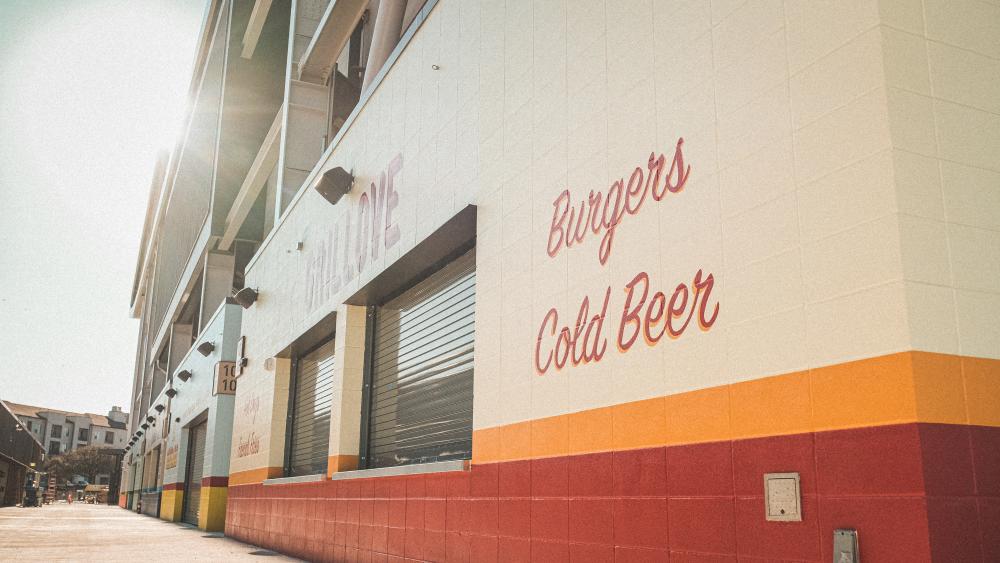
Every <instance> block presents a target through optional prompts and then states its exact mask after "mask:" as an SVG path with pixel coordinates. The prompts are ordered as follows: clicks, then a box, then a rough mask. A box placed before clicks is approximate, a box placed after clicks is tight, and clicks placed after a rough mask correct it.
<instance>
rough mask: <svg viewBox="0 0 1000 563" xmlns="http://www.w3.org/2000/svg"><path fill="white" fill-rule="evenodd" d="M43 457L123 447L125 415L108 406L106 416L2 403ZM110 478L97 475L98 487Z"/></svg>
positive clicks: (126, 431) (126, 420) (125, 430)
mask: <svg viewBox="0 0 1000 563" xmlns="http://www.w3.org/2000/svg"><path fill="white" fill-rule="evenodd" d="M4 404H6V405H7V408H8V409H9V410H10V411H11V412H12V413H14V415H16V416H17V418H18V419H19V420H20V421H21V424H22V425H23V426H24V428H25V430H27V431H28V432H29V433H30V434H31V435H32V436H34V437H35V439H36V440H38V441H39V442H41V443H42V445H43V447H44V448H45V453H46V454H47V455H50V456H53V455H62V454H66V453H69V452H72V451H74V450H76V449H79V448H82V447H84V446H100V447H107V448H124V447H125V444H126V442H127V441H128V430H127V428H126V424H127V422H128V413H127V412H124V411H122V409H121V407H117V406H116V407H111V410H110V411H109V412H108V414H107V415H103V414H94V413H77V412H68V411H63V410H59V409H50V408H47V407H36V406H32V405H22V404H19V403H12V402H10V401H4ZM109 480H110V475H107V474H105V475H98V476H97V483H95V484H98V485H107V484H108V482H109Z"/></svg>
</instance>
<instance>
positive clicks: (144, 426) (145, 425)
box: [139, 422, 149, 430]
mask: <svg viewBox="0 0 1000 563" xmlns="http://www.w3.org/2000/svg"><path fill="white" fill-rule="evenodd" d="M139 428H142V429H143V430H145V429H147V428H149V423H148V422H143V423H142V424H140V425H139Z"/></svg>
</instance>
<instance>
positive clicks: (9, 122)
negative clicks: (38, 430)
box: [0, 0, 206, 414]
mask: <svg viewBox="0 0 1000 563" xmlns="http://www.w3.org/2000/svg"><path fill="white" fill-rule="evenodd" d="M205 5H206V0H73V1H68V0H67V1H53V0H24V1H21V0H0V399H4V400H9V401H13V402H18V403H27V404H33V405H38V406H44V407H49V408H55V409H62V410H70V411H82V412H95V413H102V414H103V413H106V412H107V411H108V410H109V409H110V408H111V406H112V405H120V406H122V407H123V408H124V409H125V410H128V405H129V398H130V396H131V387H132V374H133V366H134V363H135V350H136V339H137V334H138V322H139V321H138V320H136V319H132V318H131V317H130V315H129V300H130V297H131V291H132V280H133V277H134V274H135V266H136V260H137V257H138V250H139V240H140V237H141V235H142V226H143V221H144V218H145V210H146V201H147V199H148V196H149V187H150V181H151V179H152V172H153V166H154V161H155V158H156V153H157V151H158V150H161V148H166V147H169V146H171V145H172V144H173V139H174V138H176V136H177V135H178V133H179V131H180V129H181V121H182V119H183V112H184V108H185V105H186V103H187V99H186V98H187V89H188V85H189V83H190V75H191V67H192V64H193V61H194V54H195V47H196V43H197V39H198V33H199V31H200V27H201V22H202V19H203V17H204V11H205Z"/></svg>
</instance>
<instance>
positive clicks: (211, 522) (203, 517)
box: [198, 486, 229, 532]
mask: <svg viewBox="0 0 1000 563" xmlns="http://www.w3.org/2000/svg"><path fill="white" fill-rule="evenodd" d="M228 499H229V488H228V487H205V486H202V488H201V499H200V502H199V504H198V527H199V528H201V529H202V530H205V531H208V532H219V531H222V530H224V529H226V502H227V501H228Z"/></svg>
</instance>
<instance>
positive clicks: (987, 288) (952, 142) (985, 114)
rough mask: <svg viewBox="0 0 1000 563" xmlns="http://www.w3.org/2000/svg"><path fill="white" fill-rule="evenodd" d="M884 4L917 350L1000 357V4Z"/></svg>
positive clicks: (890, 104)
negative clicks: (903, 6)
mask: <svg viewBox="0 0 1000 563" xmlns="http://www.w3.org/2000/svg"><path fill="white" fill-rule="evenodd" d="M895 4H896V2H884V3H883V12H884V13H886V14H887V15H886V16H885V17H884V18H883V28H882V34H883V41H884V43H885V45H886V48H885V55H884V58H885V69H886V76H887V86H888V90H889V98H888V107H889V113H890V121H891V124H892V125H891V129H892V141H893V147H894V151H893V155H894V156H893V158H894V168H895V172H896V190H897V199H898V201H899V213H900V217H899V233H900V244H901V256H902V261H903V268H904V279H905V289H906V306H907V311H908V315H907V317H908V324H909V332H910V335H911V343H912V347H913V348H914V349H919V350H928V351H934V352H943V353H950V354H964V355H970V356H982V357H991V358H997V357H1000V325H998V324H997V322H996V319H997V318H1000V5H997V4H996V3H990V2H980V1H959V2H953V1H950V0H949V1H945V0H924V1H923V2H912V3H909V7H910V8H911V9H908V10H905V11H902V10H896V9H894V8H895V7H896V6H895Z"/></svg>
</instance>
